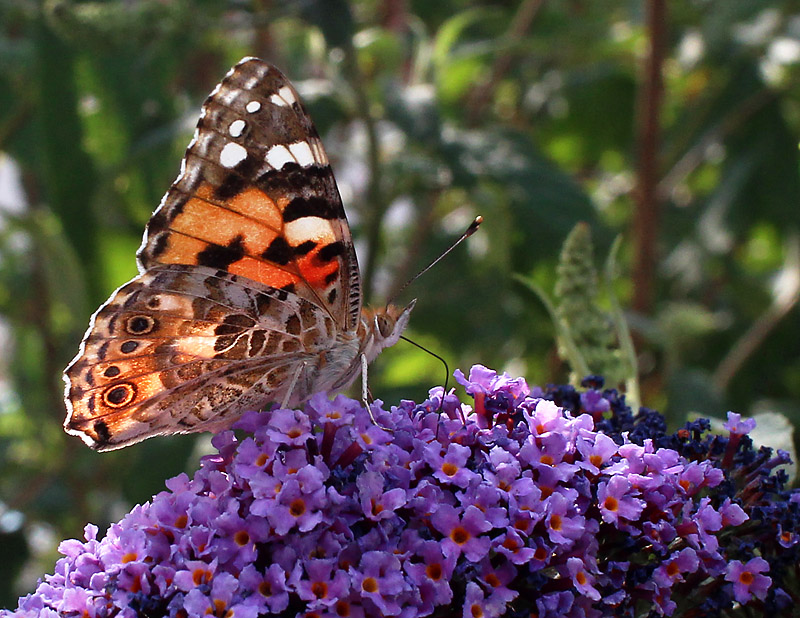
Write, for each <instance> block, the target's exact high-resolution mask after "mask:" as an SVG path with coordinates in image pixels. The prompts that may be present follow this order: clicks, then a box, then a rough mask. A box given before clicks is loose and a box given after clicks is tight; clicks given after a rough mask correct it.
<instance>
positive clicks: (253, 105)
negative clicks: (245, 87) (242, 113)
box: [244, 101, 261, 114]
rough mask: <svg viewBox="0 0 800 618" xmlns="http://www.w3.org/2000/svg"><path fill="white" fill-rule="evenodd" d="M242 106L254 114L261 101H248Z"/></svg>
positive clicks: (258, 108)
mask: <svg viewBox="0 0 800 618" xmlns="http://www.w3.org/2000/svg"><path fill="white" fill-rule="evenodd" d="M244 108H245V109H246V110H247V111H248V112H250V113H251V114H255V113H256V112H257V111H258V110H260V109H261V103H260V102H259V101H250V102H249V103H248V104H247V105H245V106H244Z"/></svg>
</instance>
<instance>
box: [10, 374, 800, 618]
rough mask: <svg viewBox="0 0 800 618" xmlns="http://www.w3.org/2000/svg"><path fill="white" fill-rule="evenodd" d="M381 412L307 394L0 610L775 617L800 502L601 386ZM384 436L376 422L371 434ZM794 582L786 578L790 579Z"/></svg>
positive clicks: (738, 445)
mask: <svg viewBox="0 0 800 618" xmlns="http://www.w3.org/2000/svg"><path fill="white" fill-rule="evenodd" d="M456 378H457V380H458V381H459V382H460V383H461V384H462V385H463V386H465V387H466V390H467V393H468V394H469V395H471V396H472V397H473V399H474V405H472V406H470V405H467V404H464V403H462V402H460V401H459V400H458V398H457V397H456V396H455V395H454V394H453V393H452V392H451V393H447V394H445V393H444V392H443V390H442V389H441V388H439V389H434V390H433V391H432V392H431V397H430V399H429V400H427V401H425V402H424V403H422V404H415V403H413V402H410V401H403V402H402V403H401V404H400V405H398V406H396V407H393V408H392V409H391V410H390V411H386V410H383V409H381V407H380V405H378V404H377V403H376V404H374V405H373V414H374V415H375V417H376V419H377V421H378V423H379V425H375V424H373V423H372V422H371V421H370V418H369V415H368V414H367V411H366V410H364V409H363V407H362V406H361V404H360V403H358V402H356V401H353V400H351V399H347V398H345V397H343V396H338V397H336V398H335V399H333V400H332V401H329V400H328V399H327V398H326V397H325V396H323V395H317V396H315V397H313V398H312V399H311V400H310V402H309V403H308V404H307V405H306V407H305V410H304V411H298V410H273V411H271V412H266V413H251V414H247V415H245V416H244V417H243V418H242V419H241V421H240V422H239V423H238V425H237V428H238V429H239V430H242V431H241V432H239V433H240V434H242V435H244V434H246V437H237V435H236V434H234V432H233V431H225V432H223V433H221V434H218V435H217V436H215V437H214V445H215V447H216V448H217V449H218V452H217V453H216V454H215V455H212V456H208V457H206V458H204V460H203V462H202V466H201V469H200V470H199V471H198V472H197V473H196V474H195V476H194V478H193V479H189V478H188V477H187V476H186V475H180V476H178V477H176V478H173V479H171V480H169V481H168V482H167V487H168V490H167V491H164V492H162V493H160V494H158V495H156V496H154V497H153V499H152V501H151V502H150V503H147V504H145V505H142V506H137V507H136V508H134V509H133V510H132V511H131V512H130V513H129V514H128V515H127V516H126V517H125V518H123V519H122V521H120V522H119V523H117V524H114V525H112V526H111V527H110V528H109V530H108V532H107V533H106V535H105V537H104V538H103V539H102V540H98V539H97V528H96V527H94V526H87V527H86V531H85V538H86V540H85V542H81V541H77V540H71V541H65V542H63V543H62V544H61V546H60V551H61V553H62V554H63V555H64V557H63V558H61V559H60V560H59V561H58V563H57V565H56V569H55V572H54V574H53V575H49V576H47V577H46V578H45V579H44V581H42V582H40V584H39V586H38V588H37V589H36V591H35V592H34V593H33V594H31V595H29V596H27V597H25V598H23V599H21V600H20V605H19V609H18V610H17V611H15V612H2V611H0V616H5V617H10V616H19V617H23V616H25V617H28V616H42V617H55V616H82V617H87V618H104V617H111V616H120V617H134V616H146V617H155V616H171V617H177V618H196V617H197V618H199V617H205V616H213V617H216V618H256V617H258V616H263V615H268V614H275V615H281V616H306V617H313V618H327V617H330V618H334V617H353V618H361V617H363V616H399V617H402V618H413V617H414V616H456V615H461V616H463V617H464V618H492V617H495V616H537V617H538V618H546V617H553V618H555V617H559V618H560V617H576V618H579V617H600V616H646V615H668V616H669V615H676V614H680V615H683V616H715V615H720V613H721V612H723V611H726V610H728V609H730V608H732V607H735V606H737V605H749V606H751V607H753V608H754V610H755V611H757V612H766V613H765V614H764V615H781V614H780V612H782V611H788V610H787V608H788V607H790V606H791V598H790V596H789V593H788V592H787V590H791V585H792V581H790V580H791V578H792V577H793V576H796V572H795V571H794V570H796V568H797V567H796V565H797V563H798V547H799V546H798V540H800V536H798V534H800V525H798V522H799V521H800V511H799V510H798V507H800V496H799V495H798V494H796V493H789V492H787V491H785V490H784V489H783V484H784V482H785V478H782V477H781V474H780V473H777V474H770V471H771V470H772V469H773V468H774V467H775V466H777V465H778V464H780V463H784V462H785V461H786V457H785V454H779V455H778V456H777V457H772V456H771V454H770V452H769V451H768V450H762V451H754V450H753V449H752V445H751V443H750V440H749V438H747V435H746V433H747V431H749V430H750V429H751V428H752V427H751V424H750V423H749V422H748V421H745V420H742V419H740V418H739V417H738V415H734V414H731V415H729V421H728V424H727V426H726V429H727V430H728V432H729V435H728V436H713V435H711V434H708V433H707V431H706V430H707V424H704V422H702V421H699V422H696V423H692V424H689V425H687V426H686V427H685V428H684V429H682V430H680V431H679V432H677V433H676V434H671V435H670V434H667V433H666V432H665V431H664V427H663V420H662V419H660V417H659V416H658V415H656V413H654V412H651V411H648V410H642V411H640V412H639V414H638V415H636V416H634V415H633V414H632V413H631V411H630V409H629V408H627V407H625V405H624V399H623V398H622V397H620V396H619V395H618V394H617V393H616V392H615V391H613V390H608V391H601V390H600V389H601V387H602V384H601V381H600V380H599V379H597V378H592V379H590V380H589V382H587V385H588V387H589V388H587V389H586V390H584V391H583V392H579V391H577V390H575V389H572V388H570V387H554V388H549V389H546V390H542V389H538V388H537V389H533V391H532V390H531V388H529V386H528V385H527V384H526V382H525V381H524V380H523V379H512V378H510V377H509V376H507V375H498V374H497V373H495V372H493V371H491V370H489V369H486V368H485V367H481V366H475V367H473V368H472V370H471V371H470V375H469V377H468V378H467V377H465V376H464V375H463V374H462V373H460V372H456ZM383 427H391V428H392V431H391V432H390V431H386V430H384V429H383ZM794 581H795V582H796V580H794Z"/></svg>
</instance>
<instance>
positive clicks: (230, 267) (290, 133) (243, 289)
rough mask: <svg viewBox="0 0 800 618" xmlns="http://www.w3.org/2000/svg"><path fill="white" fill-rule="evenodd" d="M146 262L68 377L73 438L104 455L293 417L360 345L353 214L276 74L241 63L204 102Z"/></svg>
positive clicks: (149, 232) (154, 222)
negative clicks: (264, 413) (251, 415)
mask: <svg viewBox="0 0 800 618" xmlns="http://www.w3.org/2000/svg"><path fill="white" fill-rule="evenodd" d="M137 257H138V260H139V266H140V271H141V273H142V274H140V275H139V276H138V277H136V278H135V279H134V280H132V281H131V282H129V283H127V284H126V285H124V286H122V287H121V288H120V289H119V290H117V291H116V292H114V294H112V296H111V298H110V299H109V300H108V301H107V302H106V304H105V305H103V306H102V307H101V308H100V309H99V310H98V311H97V313H96V314H95V315H94V316H93V318H92V321H91V323H90V326H89V330H88V331H87V333H86V336H85V338H84V341H83V343H82V344H81V349H80V351H79V353H78V355H77V356H76V357H75V359H74V360H73V362H72V363H71V364H70V366H69V367H68V368H67V370H66V371H65V380H66V382H67V389H66V401H67V408H68V415H67V419H66V421H65V428H66V429H67V431H68V432H70V433H74V434H77V435H80V436H81V437H82V438H83V439H84V440H85V441H86V442H87V443H88V444H89V445H90V446H92V447H93V448H96V449H98V450H109V449H113V448H119V447H122V446H126V445H128V444H131V443H133V442H137V441H139V440H142V439H145V438H147V437H150V436H152V435H158V434H165V433H183V432H192V431H201V430H209V429H210V430H216V429H219V428H221V427H226V426H228V425H230V423H231V422H233V420H235V418H236V417H238V415H239V414H241V412H243V411H245V410H246V409H255V408H260V407H263V406H264V405H265V404H267V403H269V402H276V403H286V402H289V403H297V402H298V401H300V400H302V399H303V398H304V397H307V396H309V395H310V394H311V391H312V390H314V389H315V388H316V387H317V386H319V384H317V383H315V380H317V379H318V377H319V371H320V367H319V365H320V362H321V361H320V359H321V358H322V356H321V355H322V354H324V352H325V351H326V350H330V348H331V346H333V345H336V342H338V341H341V339H342V337H344V339H346V340H348V341H349V340H350V339H355V333H356V329H357V327H358V321H359V319H360V313H361V294H360V277H359V273H358V264H357V262H356V259H355V252H354V249H353V243H352V240H351V236H350V230H349V228H348V225H347V221H346V219H345V215H344V208H343V206H342V203H341V198H340V197H339V193H338V189H337V187H336V183H335V180H334V177H333V173H332V171H331V168H330V165H329V163H328V159H327V156H326V154H325V151H324V149H323V147H322V144H321V142H320V139H319V136H318V134H317V132H316V130H315V128H314V125H313V123H312V122H311V120H310V118H309V117H308V115H307V113H306V112H305V110H304V109H303V107H302V105H301V103H300V101H299V97H298V95H297V92H296V91H295V90H294V88H293V87H292V86H291V84H290V83H289V82H288V80H287V79H286V78H285V77H284V76H283V75H282V74H281V73H280V72H279V71H278V70H277V69H275V68H274V67H272V66H270V65H268V64H266V63H264V62H262V61H260V60H257V59H253V58H249V59H245V60H243V61H242V62H240V63H239V64H238V65H236V66H235V67H234V68H233V69H232V70H231V72H230V73H229V74H228V75H227V76H226V77H225V79H223V81H222V82H221V83H220V84H219V85H218V86H217V88H216V89H215V90H214V91H213V92H212V93H211V95H210V96H209V98H208V99H207V100H206V102H205V104H204V105H203V111H202V115H201V117H200V120H199V122H198V125H197V130H196V132H195V137H194V139H193V140H192V142H191V143H190V144H189V147H188V149H187V151H186V155H185V157H184V160H183V162H182V166H181V173H180V175H179V176H178V178H177V180H176V181H175V182H174V183H173V185H172V186H171V187H170V189H169V190H168V191H167V193H166V195H165V196H164V198H163V200H162V202H161V205H160V206H159V207H158V209H157V210H156V212H155V213H154V214H153V217H152V218H151V220H150V222H149V223H148V225H147V229H146V231H145V235H144V239H143V242H142V246H141V248H140V249H139V253H138V255H137ZM356 343H357V342H356ZM355 353H356V352H353V354H355ZM349 354H350V351H349V350H348V354H342V355H339V356H342V357H343V358H344V359H345V365H347V364H348V363H349ZM343 370H344V369H343ZM328 371H329V373H330V372H331V370H330V368H329V369H328ZM322 386H330V385H329V384H323V385H322ZM317 390H322V388H317Z"/></svg>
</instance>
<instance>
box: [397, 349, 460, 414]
mask: <svg viewBox="0 0 800 618" xmlns="http://www.w3.org/2000/svg"><path fill="white" fill-rule="evenodd" d="M400 339H402V340H403V341H407V342H408V343H410V344H411V345H413V346H416V347H418V348H419V349H420V350H422V351H423V352H427V353H428V354H430V355H431V356H433V357H434V358H436V359H438V360H439V362H441V363H442V365H444V391H443V392H442V400H441V402H439V412H441V411H442V407H443V406H444V395H445V393H447V382H448V380H449V379H450V367H448V366H447V361H446V360H444V358H442V357H441V356H439V355H438V354H437V353H436V352H433V351H431V350H429V349H428V348H426V347H425V346H424V345H421V344H419V343H417V342H416V341H413V340H412V339H409V338H408V337H406V336H405V335H400Z"/></svg>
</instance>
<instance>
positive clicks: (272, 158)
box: [267, 144, 295, 170]
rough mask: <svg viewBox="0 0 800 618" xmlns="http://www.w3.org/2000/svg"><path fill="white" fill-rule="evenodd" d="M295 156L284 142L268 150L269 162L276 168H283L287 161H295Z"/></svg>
mask: <svg viewBox="0 0 800 618" xmlns="http://www.w3.org/2000/svg"><path fill="white" fill-rule="evenodd" d="M294 160H295V158H294V156H292V153H291V152H289V149H288V148H287V147H286V146H284V145H283V144H278V145H277V146H273V147H272V148H270V149H269V152H267V163H269V164H270V165H271V166H272V167H274V168H275V169H276V170H279V169H282V168H283V166H284V165H286V164H287V163H289V162H291V161H294Z"/></svg>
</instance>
